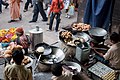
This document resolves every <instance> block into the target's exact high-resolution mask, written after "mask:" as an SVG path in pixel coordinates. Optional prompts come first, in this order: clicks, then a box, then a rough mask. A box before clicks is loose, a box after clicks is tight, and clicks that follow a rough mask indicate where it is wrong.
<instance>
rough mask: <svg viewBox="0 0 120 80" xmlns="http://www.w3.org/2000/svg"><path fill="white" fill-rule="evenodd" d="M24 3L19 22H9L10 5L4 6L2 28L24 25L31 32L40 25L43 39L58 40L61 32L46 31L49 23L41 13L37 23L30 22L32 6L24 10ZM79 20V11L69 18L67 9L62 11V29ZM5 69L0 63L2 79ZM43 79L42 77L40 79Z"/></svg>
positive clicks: (0, 76)
mask: <svg viewBox="0 0 120 80" xmlns="http://www.w3.org/2000/svg"><path fill="white" fill-rule="evenodd" d="M24 4H25V0H24V1H23V2H22V3H21V14H22V20H21V21H17V22H13V23H8V21H9V20H10V14H9V7H8V9H4V6H3V12H2V14H0V29H8V28H10V27H21V26H22V27H23V28H24V30H25V32H26V33H29V30H31V29H34V28H35V27H36V26H39V27H40V28H42V29H43V41H44V42H46V43H48V44H52V43H54V42H56V41H58V33H59V32H55V31H51V32H49V31H46V30H47V29H48V25H46V23H47V22H42V21H41V20H42V18H41V15H39V19H38V21H37V22H36V23H29V21H30V20H31V19H32V15H33V13H32V10H33V9H32V8H28V11H27V12H23V8H24ZM76 21H77V13H76V14H75V16H74V17H72V18H70V19H68V18H65V11H64V10H63V11H62V15H61V23H60V28H59V29H60V30H61V28H62V27H64V26H67V25H70V24H71V23H72V22H76ZM53 27H55V21H54V24H53ZM56 45H57V46H59V43H57V44H56ZM3 70H4V66H3V65H0V79H3ZM39 80H42V79H39Z"/></svg>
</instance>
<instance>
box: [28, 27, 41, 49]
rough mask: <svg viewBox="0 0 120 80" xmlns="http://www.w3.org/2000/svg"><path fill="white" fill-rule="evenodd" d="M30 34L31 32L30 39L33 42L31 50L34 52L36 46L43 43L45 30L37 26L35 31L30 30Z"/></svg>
mask: <svg viewBox="0 0 120 80" xmlns="http://www.w3.org/2000/svg"><path fill="white" fill-rule="evenodd" d="M29 32H30V38H31V41H32V43H31V49H32V50H34V49H35V45H37V44H38V43H42V42H43V30H42V29H41V28H39V26H36V28H35V29H32V30H29Z"/></svg>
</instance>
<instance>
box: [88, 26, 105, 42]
mask: <svg viewBox="0 0 120 80" xmlns="http://www.w3.org/2000/svg"><path fill="white" fill-rule="evenodd" d="M88 32H89V35H90V36H91V37H92V39H94V40H95V42H97V43H100V42H104V40H105V39H106V38H107V31H106V30H105V29H103V28H99V27H95V28H91V29H90V30H89V31H88Z"/></svg>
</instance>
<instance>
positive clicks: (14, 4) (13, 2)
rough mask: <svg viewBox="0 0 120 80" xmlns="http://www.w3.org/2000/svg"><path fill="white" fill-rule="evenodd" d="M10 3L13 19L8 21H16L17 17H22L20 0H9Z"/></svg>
mask: <svg viewBox="0 0 120 80" xmlns="http://www.w3.org/2000/svg"><path fill="white" fill-rule="evenodd" d="M9 4H10V17H11V20H10V21H8V23H11V22H15V19H17V18H19V20H21V19H22V16H21V15H20V0H9Z"/></svg>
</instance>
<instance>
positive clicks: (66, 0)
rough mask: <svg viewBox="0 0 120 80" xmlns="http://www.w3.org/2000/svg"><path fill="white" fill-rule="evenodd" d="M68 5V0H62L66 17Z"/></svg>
mask: <svg viewBox="0 0 120 80" xmlns="http://www.w3.org/2000/svg"><path fill="white" fill-rule="evenodd" d="M69 5H70V0H64V9H65V13H66V16H65V17H66V18H67V17H68V9H69Z"/></svg>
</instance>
